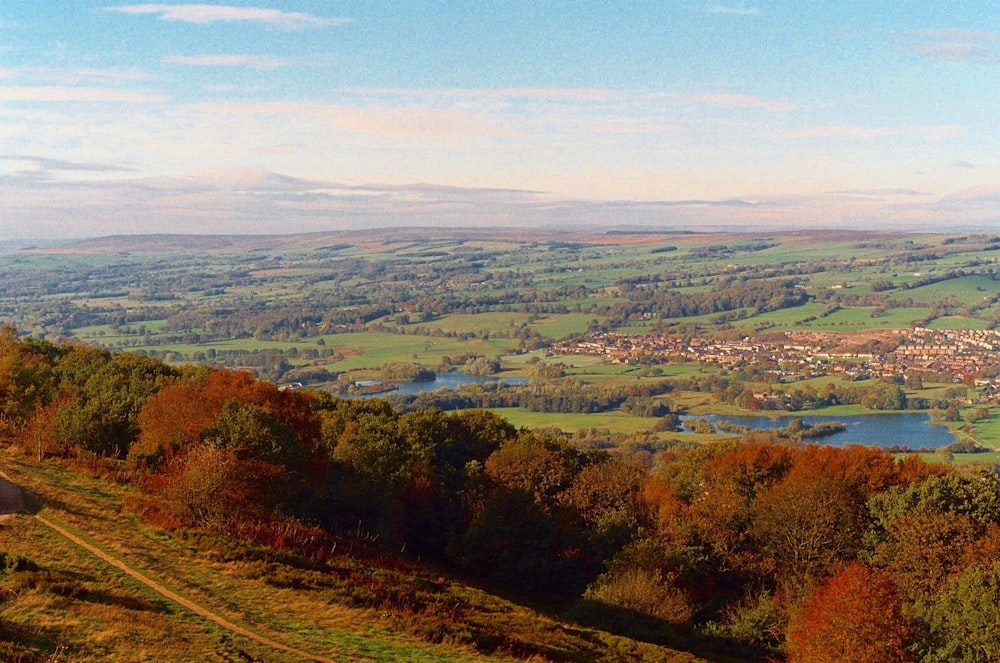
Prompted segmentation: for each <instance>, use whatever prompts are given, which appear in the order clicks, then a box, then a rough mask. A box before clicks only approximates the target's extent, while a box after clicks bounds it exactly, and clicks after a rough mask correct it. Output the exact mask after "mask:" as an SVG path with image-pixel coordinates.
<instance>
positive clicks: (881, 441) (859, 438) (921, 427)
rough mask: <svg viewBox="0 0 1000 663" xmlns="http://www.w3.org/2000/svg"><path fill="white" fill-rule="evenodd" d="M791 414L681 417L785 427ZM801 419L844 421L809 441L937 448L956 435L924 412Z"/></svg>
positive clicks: (752, 425)
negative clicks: (836, 430) (832, 431)
mask: <svg viewBox="0 0 1000 663" xmlns="http://www.w3.org/2000/svg"><path fill="white" fill-rule="evenodd" d="M794 418H795V417H794V416H789V417H780V418H777V419H771V418H769V417H757V416H729V415H714V414H713V415H708V416H706V417H681V420H682V422H683V421H684V420H688V419H708V420H709V421H711V422H713V423H715V422H717V421H727V422H729V423H731V424H735V425H737V426H746V427H748V428H758V429H762V430H768V429H772V428H784V427H785V426H787V425H788V424H789V422H790V421H791V420H792V419H794ZM799 418H800V419H802V421H803V422H804V423H807V424H810V425H812V424H817V423H820V422H823V421H839V422H841V423H844V424H846V425H847V430H845V431H843V432H841V433H836V434H834V435H830V436H827V437H821V438H818V439H814V440H806V442H808V443H816V444H827V445H830V446H838V447H839V446H843V445H847V444H861V445H864V446H866V447H867V446H872V445H878V446H880V447H884V448H889V447H892V446H894V445H895V446H899V447H908V448H909V449H940V448H941V447H946V446H948V445H949V444H952V443H953V442H955V441H956V440H955V436H954V435H952V433H951V431H950V430H948V427H947V426H945V425H944V424H935V423H931V417H930V415H929V414H927V413H925V412H904V413H898V414H897V413H894V414H863V415H854V416H846V415H844V416H819V415H809V416H802V417H799Z"/></svg>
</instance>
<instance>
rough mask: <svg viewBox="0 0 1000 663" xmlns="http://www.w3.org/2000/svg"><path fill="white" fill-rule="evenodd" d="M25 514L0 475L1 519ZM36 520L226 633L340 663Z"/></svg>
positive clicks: (21, 498)
mask: <svg viewBox="0 0 1000 663" xmlns="http://www.w3.org/2000/svg"><path fill="white" fill-rule="evenodd" d="M23 510H24V496H23V494H22V493H21V488H20V487H19V486H18V485H17V484H15V483H14V482H12V481H11V480H10V478H9V477H7V475H5V474H3V473H2V472H0V518H2V517H10V515H11V514H14V513H17V512H18V511H23ZM35 520H37V521H38V522H40V523H42V524H43V525H45V526H46V527H49V528H51V529H52V530H54V531H56V532H58V533H59V534H60V535H62V536H63V537H65V538H66V539H67V540H69V541H71V542H73V543H75V544H76V545H78V546H80V547H81V548H83V549H84V550H86V551H87V552H89V553H90V554H92V555H94V556H96V557H98V558H99V559H101V560H103V561H105V562H107V563H108V564H110V565H111V566H113V567H115V568H116V569H119V570H120V571H122V572H124V573H126V574H128V575H129V576H131V577H132V578H135V579H136V580H138V581H139V582H141V583H142V584H144V585H146V586H147V587H149V588H150V589H152V590H153V591H155V592H156V593H158V594H160V595H161V596H163V597H165V598H167V599H169V600H171V601H173V602H174V603H176V604H178V605H180V606H183V607H185V608H187V609H188V610H190V611H191V612H193V613H195V614H196V615H198V616H200V617H203V618H205V619H207V620H209V621H211V622H214V623H215V624H218V625H219V626H221V627H222V628H224V629H226V630H228V631H232V632H233V633H237V634H239V635H242V636H244V637H246V638H250V639H251V640H253V641H255V642H258V643H260V644H262V645H265V646H268V647H272V648H274V649H279V650H281V651H283V652H287V653H289V654H294V655H295V656H299V657H301V658H303V659H305V660H309V661H320V662H321V663H336V661H334V660H333V659H330V658H325V657H323V656H317V655H315V654H310V653H308V652H305V651H302V650H301V649H296V648H295V647H289V646H288V645H285V644H282V643H280V642H277V641H275V640H272V639H270V638H267V637H265V636H263V635H260V634H259V633H255V632H253V631H251V630H249V629H246V628H243V627H242V626H239V625H238V624H234V623H233V622H231V621H229V620H228V619H225V618H224V617H221V616H219V615H217V614H215V613H214V612H212V611H211V610H208V609H206V608H203V607H201V606H200V605H198V604H197V603H195V602H193V601H190V600H188V599H186V598H184V597H183V596H180V595H179V594H176V593H175V592H172V591H170V590H169V589H167V588H166V587H164V586H163V585H161V584H160V583H158V582H156V581H155V580H153V579H152V578H150V577H149V576H146V575H145V574H143V573H141V572H139V571H137V570H135V569H133V568H132V567H130V566H129V565H128V564H126V563H125V562H123V561H121V560H120V559H117V558H115V557H112V556H111V555H109V554H107V553H106V552H104V551H103V550H100V549H99V548H97V547H95V546H92V545H91V544H89V543H87V542H86V541H84V540H83V539H81V538H80V537H78V536H76V535H75V534H73V533H72V532H69V531H68V530H66V529H65V528H63V527H60V526H59V525H56V524H55V523H53V522H52V521H50V520H48V519H47V518H45V517H44V516H40V515H37V514H36V515H35Z"/></svg>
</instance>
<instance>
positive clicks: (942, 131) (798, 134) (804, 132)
mask: <svg viewBox="0 0 1000 663" xmlns="http://www.w3.org/2000/svg"><path fill="white" fill-rule="evenodd" d="M962 133H963V131H962V128H961V127H957V126H954V125H927V126H915V127H863V126H858V125H824V126H818V127H795V128H790V129H781V130H779V131H776V132H774V133H773V134H772V135H773V136H777V137H779V138H855V139H868V138H883V137H886V136H898V135H904V134H910V135H912V134H918V135H921V136H923V137H925V138H944V137H947V136H958V135H961V134H962Z"/></svg>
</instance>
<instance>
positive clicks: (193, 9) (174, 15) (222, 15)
mask: <svg viewBox="0 0 1000 663" xmlns="http://www.w3.org/2000/svg"><path fill="white" fill-rule="evenodd" d="M105 9H106V10H107V11H114V12H121V13H123V14H133V15H136V14H157V15H159V17H160V19H161V20H164V21H180V22H183V23H197V24H201V25H204V24H208V23H217V22H235V21H252V22H257V23H265V24H268V25H273V26H275V27H279V28H282V29H285V30H301V29H304V28H318V27H325V26H331V25H343V24H345V23H350V22H351V19H349V18H322V17H319V16H313V15H312V14H303V13H299V12H283V11H280V10H277V9H266V8H263V7H231V6H226V5H193V4H191V5H160V4H150V5H122V6H118V7H106V8H105Z"/></svg>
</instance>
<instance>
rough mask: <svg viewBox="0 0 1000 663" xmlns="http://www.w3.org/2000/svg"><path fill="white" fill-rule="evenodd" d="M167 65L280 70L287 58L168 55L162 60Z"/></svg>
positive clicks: (287, 63) (287, 62)
mask: <svg viewBox="0 0 1000 663" xmlns="http://www.w3.org/2000/svg"><path fill="white" fill-rule="evenodd" d="M163 61H164V62H166V63H167V64H181V65H190V66H195V67H251V68H253V69H280V68H281V67H287V66H288V65H289V64H290V61H289V60H288V59H287V58H277V57H271V56H268V55H170V56H168V57H165V58H163Z"/></svg>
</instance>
